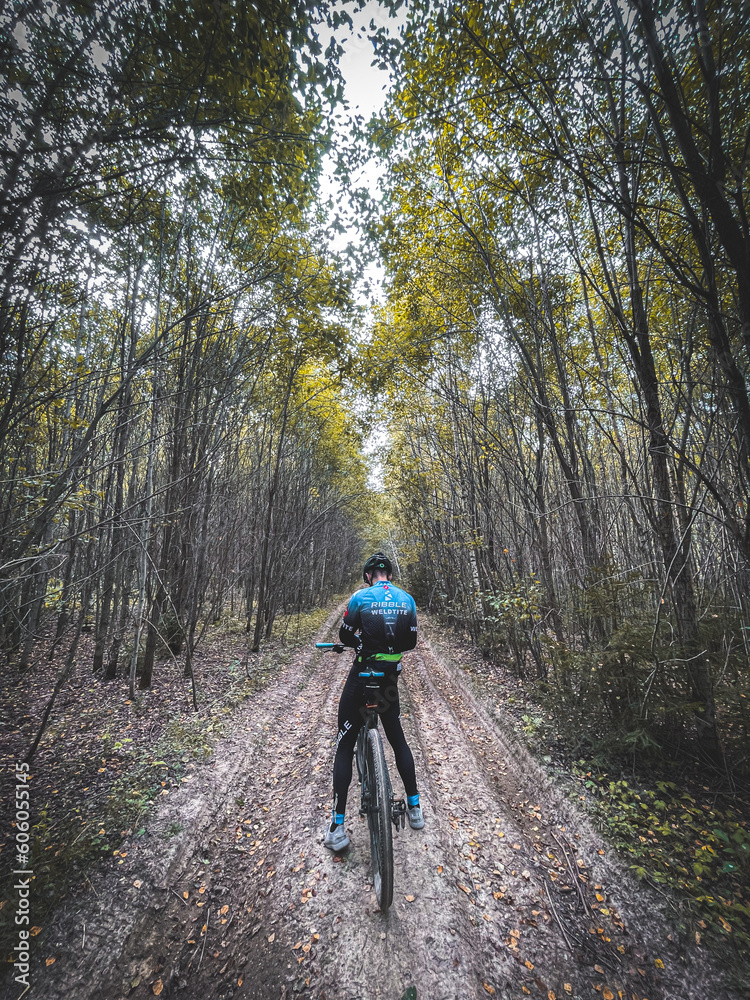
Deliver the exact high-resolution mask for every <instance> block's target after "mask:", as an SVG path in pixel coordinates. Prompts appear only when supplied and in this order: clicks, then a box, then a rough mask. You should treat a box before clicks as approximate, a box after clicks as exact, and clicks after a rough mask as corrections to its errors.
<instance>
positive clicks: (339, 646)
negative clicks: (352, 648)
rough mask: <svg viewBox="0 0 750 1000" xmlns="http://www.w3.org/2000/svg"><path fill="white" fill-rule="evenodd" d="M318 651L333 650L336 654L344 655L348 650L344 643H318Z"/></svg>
mask: <svg viewBox="0 0 750 1000" xmlns="http://www.w3.org/2000/svg"><path fill="white" fill-rule="evenodd" d="M315 648H316V649H332V650H333V651H334V653H343V652H344V649H345V648H346V647H345V646H344V644H343V642H316V643H315Z"/></svg>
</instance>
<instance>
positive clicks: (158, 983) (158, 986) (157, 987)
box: [151, 979, 164, 997]
mask: <svg viewBox="0 0 750 1000" xmlns="http://www.w3.org/2000/svg"><path fill="white" fill-rule="evenodd" d="M151 989H152V990H153V992H154V994H155V995H156V996H157V997H158V996H159V994H160V993H161V991H162V990H163V989H164V983H163V982H162V981H161V979H157V980H156V982H155V983H154V985H153V986H152V987H151Z"/></svg>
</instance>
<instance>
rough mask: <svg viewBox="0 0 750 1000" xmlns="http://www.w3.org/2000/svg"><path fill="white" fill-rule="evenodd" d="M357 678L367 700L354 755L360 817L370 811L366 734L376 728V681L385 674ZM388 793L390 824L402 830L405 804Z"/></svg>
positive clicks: (373, 672) (378, 697) (364, 674)
mask: <svg viewBox="0 0 750 1000" xmlns="http://www.w3.org/2000/svg"><path fill="white" fill-rule="evenodd" d="M359 676H360V677H361V678H362V679H363V680H364V681H365V696H366V698H367V701H366V702H365V708H366V710H367V715H366V716H365V721H364V722H363V723H362V726H361V727H360V730H359V733H358V734H357V746H356V749H355V752H354V753H355V759H356V762H357V775H358V776H359V781H360V807H359V814H360V816H366V815H367V813H368V811H369V809H370V797H371V794H372V790H371V789H370V788H367V787H366V781H365V771H366V768H365V754H366V752H367V732H368V730H370V729H377V728H378V709H379V707H380V704H381V701H382V695H381V692H380V686H379V684H378V682H377V681H378V679H379V678H381V677H384V676H385V674H384V673H383V672H382V671H377V670H361V671H360V673H359ZM389 784H390V779H389ZM389 792H390V796H389V798H390V801H389V806H390V809H389V813H390V817H391V822H392V823H393V825H394V826H395V827H396V829H397V830H398V829H399V827H400V828H401V829H403V828H404V826H405V825H406V803H405V802H404V800H403V799H395V798H394V797H393V790H392V789H390V788H389Z"/></svg>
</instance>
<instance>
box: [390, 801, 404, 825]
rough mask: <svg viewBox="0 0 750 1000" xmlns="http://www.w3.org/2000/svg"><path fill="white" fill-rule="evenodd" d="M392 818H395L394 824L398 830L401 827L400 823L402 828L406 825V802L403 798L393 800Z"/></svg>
mask: <svg viewBox="0 0 750 1000" xmlns="http://www.w3.org/2000/svg"><path fill="white" fill-rule="evenodd" d="M391 819H392V820H393V825H394V826H395V827H396V830H398V828H399V823H400V825H401V829H402V830H403V828H404V827H405V826H406V803H405V802H404V800H403V799H394V800H393V806H392V808H391Z"/></svg>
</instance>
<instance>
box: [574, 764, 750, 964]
mask: <svg viewBox="0 0 750 1000" xmlns="http://www.w3.org/2000/svg"><path fill="white" fill-rule="evenodd" d="M585 767H586V764H585V762H584V761H579V762H578V765H576V766H575V767H574V768H573V773H574V774H575V775H576V777H577V778H578V780H579V781H580V782H581V783H582V784H583V785H584V787H585V788H586V790H587V791H588V792H589V793H591V796H590V798H588V803H589V806H590V808H591V811H592V812H593V814H594V816H595V817H596V819H597V820H598V821H599V824H600V825H601V826H602V828H603V829H604V830H605V831H606V833H607V834H608V835H609V837H610V838H611V839H612V842H613V844H614V846H615V847H616V848H617V850H618V851H619V852H620V853H621V854H622V855H623V856H624V857H626V858H627V859H628V860H629V862H630V867H631V869H632V870H633V872H634V873H635V874H636V875H637V876H638V878H640V879H643V880H645V881H648V882H651V883H652V884H653V885H655V886H669V887H670V888H671V889H673V890H675V891H676V892H678V893H679V894H680V895H681V896H683V897H684V898H686V899H687V900H689V902H690V904H691V910H692V911H693V913H694V915H695V921H694V922H695V924H696V927H695V928H693V931H694V933H697V934H698V940H700V935H701V933H702V932H708V933H709V934H713V935H716V936H718V937H720V938H727V937H730V936H731V937H733V938H734V939H735V942H736V943H737V944H738V945H739V946H741V947H742V948H747V947H748V946H750V900H749V899H748V895H750V893H748V886H750V829H749V824H748V815H749V814H750V808H749V807H750V803H747V802H740V803H738V805H729V804H727V805H722V806H719V805H718V804H716V802H713V801H709V800H708V796H707V794H706V791H707V790H706V789H705V788H704V787H703V786H700V787H699V788H690V789H689V790H683V789H681V788H679V787H678V786H677V785H676V784H675V783H674V782H672V781H658V780H657V781H656V782H655V784H653V785H652V786H651V787H649V786H648V785H646V784H638V783H636V782H634V781H625V780H622V779H620V780H616V781H612V780H609V779H608V778H607V776H606V775H601V774H600V775H596V774H594V773H593V772H591V771H587V770H584V768H585Z"/></svg>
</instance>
